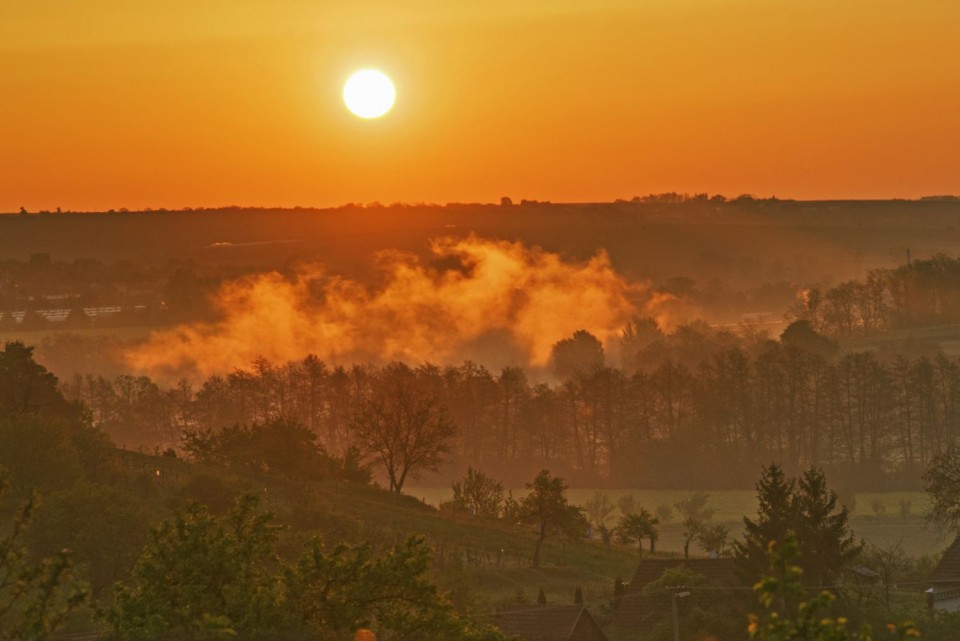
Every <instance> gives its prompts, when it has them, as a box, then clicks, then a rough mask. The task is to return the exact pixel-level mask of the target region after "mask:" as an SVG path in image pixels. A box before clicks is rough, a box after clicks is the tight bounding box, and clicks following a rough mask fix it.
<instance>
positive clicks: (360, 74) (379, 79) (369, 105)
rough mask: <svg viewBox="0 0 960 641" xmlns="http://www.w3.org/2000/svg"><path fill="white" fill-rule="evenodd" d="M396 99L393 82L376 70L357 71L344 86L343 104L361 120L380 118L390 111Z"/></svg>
mask: <svg viewBox="0 0 960 641" xmlns="http://www.w3.org/2000/svg"><path fill="white" fill-rule="evenodd" d="M396 97H397V91H396V89H394V87H393V82H392V81H391V80H390V78H389V77H387V75H386V74H385V73H383V72H381V71H377V70H376V69H362V70H360V71H357V72H356V73H354V74H353V75H352V76H350V77H349V78H348V79H347V82H346V83H345V84H344V85H343V102H344V103H345V104H346V105H347V109H349V110H350V112H351V113H353V114H354V115H355V116H359V117H361V118H379V117H380V116H382V115H384V114H385V113H387V112H388V111H390V108H391V107H393V101H394V100H395V99H396Z"/></svg>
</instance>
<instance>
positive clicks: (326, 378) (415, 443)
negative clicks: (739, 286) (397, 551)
mask: <svg viewBox="0 0 960 641" xmlns="http://www.w3.org/2000/svg"><path fill="white" fill-rule="evenodd" d="M643 324H644V321H643V320H642V319H641V320H638V321H636V322H635V323H634V324H632V325H631V328H628V330H627V331H625V339H624V341H623V342H622V343H621V347H622V349H621V352H622V354H621V357H622V360H623V362H624V363H625V365H624V366H623V367H620V368H616V367H610V366H607V365H601V364H600V363H602V362H604V361H599V360H597V356H602V352H597V351H596V350H593V351H592V353H593V354H595V355H596V356H592V357H591V359H592V360H591V361H590V363H591V365H590V367H589V368H587V369H584V368H582V367H581V368H579V369H578V368H574V369H572V370H570V371H569V372H567V373H566V378H565V379H560V380H558V381H557V382H554V383H547V382H531V381H530V379H529V378H528V376H527V375H526V373H525V372H524V371H523V370H520V369H518V368H512V367H508V368H504V369H503V370H501V371H500V372H499V373H497V372H491V371H489V370H488V369H486V368H485V367H483V366H481V365H478V364H476V363H472V362H466V363H464V364H462V365H460V366H445V367H440V366H434V365H430V364H424V365H421V366H419V367H409V366H407V365H402V364H399V363H396V364H391V365H387V366H383V367H380V366H375V365H365V366H360V365H355V366H352V367H349V368H347V367H342V366H336V367H331V366H328V365H327V364H325V363H323V362H322V361H320V360H318V359H317V358H315V357H307V358H305V359H303V360H300V361H292V362H289V363H285V364H280V365H273V364H270V363H268V362H266V361H264V360H260V361H257V362H256V363H254V364H253V366H252V367H251V368H250V369H248V370H237V371H234V372H231V373H229V374H226V375H215V376H211V377H210V378H208V379H206V380H205V381H203V382H202V383H200V384H199V385H197V386H192V385H190V384H189V383H187V382H185V381H184V382H181V383H180V384H178V385H175V386H172V387H169V388H166V389H164V388H162V387H160V386H158V385H157V384H156V383H154V382H152V381H151V380H150V379H148V378H146V377H136V378H134V377H129V376H121V377H118V378H116V379H114V380H112V381H111V380H108V379H105V378H102V377H94V376H84V377H79V376H78V377H75V378H74V379H73V380H69V381H65V382H64V383H62V385H61V389H62V391H63V393H64V394H65V396H66V397H67V398H69V399H71V400H73V401H78V402H82V403H83V404H84V405H85V406H86V407H88V408H89V410H90V414H91V416H92V418H93V422H94V424H96V425H97V426H98V427H99V428H101V429H102V430H104V431H105V432H106V433H107V434H109V435H110V437H111V438H112V439H113V440H114V441H115V442H116V443H118V444H121V445H124V446H126V447H129V448H148V449H151V450H152V449H153V448H159V449H160V450H165V449H167V448H173V449H175V450H176V449H180V448H183V447H184V446H185V444H189V448H188V450H189V449H190V448H192V449H193V450H195V451H192V452H191V453H192V454H194V455H196V456H200V455H201V450H202V449H203V448H202V447H200V445H201V441H202V439H203V438H209V437H202V435H204V434H207V435H214V434H220V436H218V437H217V438H220V439H221V440H222V439H224V438H226V436H227V435H228V434H229V433H230V432H229V430H234V433H235V436H236V438H239V437H240V436H241V435H242V433H244V432H243V430H249V426H253V425H259V426H266V425H279V424H282V423H283V422H286V424H289V425H298V426H302V428H303V429H304V438H311V437H315V445H312V446H310V447H317V448H321V449H322V450H323V451H324V452H326V453H328V454H329V455H331V456H339V457H342V456H344V455H345V454H346V453H347V452H348V450H350V448H358V449H357V450H356V451H355V454H357V455H360V456H361V457H362V459H363V460H365V461H367V462H369V463H375V466H374V468H373V469H374V471H375V472H377V471H378V470H379V472H378V473H383V474H384V478H386V479H387V480H388V481H390V486H391V487H393V488H394V490H395V491H397V490H398V489H402V487H403V485H404V484H405V483H406V481H407V478H408V477H410V476H411V475H413V474H431V473H433V470H440V472H441V476H440V477H436V476H434V477H432V478H435V479H438V480H439V479H447V480H452V479H453V478H455V477H457V476H458V475H459V474H460V473H461V472H462V471H463V470H466V468H467V467H468V466H475V467H478V468H482V469H484V470H485V471H486V472H488V473H489V474H491V475H492V476H494V477H495V478H498V479H501V480H503V481H504V482H506V483H508V484H517V483H520V482H522V481H523V480H524V479H526V478H529V476H530V475H531V474H533V473H534V472H535V471H536V469H552V470H556V471H557V473H559V474H563V475H564V477H565V478H570V479H575V480H576V481H577V482H578V483H591V484H601V485H611V486H613V485H619V486H643V487H651V488H657V487H661V488H667V487H676V488H697V487H715V488H723V487H731V488H732V487H740V488H745V487H749V486H750V485H751V484H752V482H753V478H752V476H753V471H754V469H755V463H754V462H755V461H764V460H767V461H780V462H782V464H783V465H784V466H786V469H787V470H788V471H789V472H798V471H800V470H802V469H805V468H806V467H808V466H816V467H822V468H823V469H825V470H827V471H828V472H829V473H830V474H831V477H832V478H834V479H837V480H838V481H839V482H841V483H843V484H845V485H849V484H852V485H859V486H861V487H874V488H883V487H919V485H920V474H921V473H922V471H923V469H924V468H925V467H926V466H927V465H928V464H929V462H930V461H931V460H932V459H933V458H934V457H935V456H937V454H938V453H940V452H941V451H943V450H944V448H946V447H947V446H949V445H950V444H951V443H952V442H953V441H954V440H955V439H956V438H957V437H958V436H960V363H958V361H957V360H956V359H953V358H950V357H947V356H946V355H944V354H943V353H934V354H932V355H925V354H921V355H915V356H909V355H903V354H888V353H884V352H879V351H844V350H840V349H839V348H838V346H837V344H836V343H834V342H833V341H831V340H830V339H829V338H827V337H825V336H824V335H822V334H819V333H817V332H816V331H814V329H813V328H812V327H811V326H810V323H809V322H808V321H796V322H795V323H793V324H792V325H791V326H790V327H788V328H787V330H786V331H785V332H784V333H783V335H782V336H781V337H780V339H779V340H770V339H767V338H765V337H764V336H762V335H757V334H754V333H752V332H750V331H749V328H746V331H740V332H734V331H731V330H729V329H724V328H719V329H718V328H711V327H709V326H706V325H705V324H691V325H686V326H681V327H680V328H678V329H677V330H676V331H674V332H672V333H670V334H663V333H661V332H659V330H658V331H657V332H653V331H652V330H645V331H644V332H640V331H638V330H637V328H638V327H641V326H643ZM584 334H586V332H584ZM641 334H642V335H644V336H645V337H646V338H644V339H640V338H638V336H640V335H641ZM581 340H584V339H581ZM570 342H571V343H572V342H573V339H571V341H570ZM585 342H586V343H589V340H588V339H586V340H585ZM567 344H568V343H567V342H565V341H562V342H561V343H558V346H557V350H556V352H557V354H563V353H564V351H565V347H564V346H565V345H567ZM278 422H280V423H278ZM239 426H247V427H239ZM223 430H227V431H223ZM237 430H239V431H237ZM185 433H186V434H192V435H193V436H192V437H190V438H191V439H192V440H190V439H188V440H187V441H183V440H181V436H182V435H183V434H185ZM308 433H309V435H308ZM251 434H252V433H251ZM235 441H236V439H235ZM239 442H240V441H236V443H235V444H234V445H231V446H230V447H239V445H238V443H239ZM211 444H212V441H211V442H210V443H208V445H211ZM226 446H227V442H226V441H223V447H226ZM205 447H206V446H205ZM198 448H199V449H198ZM210 451H213V450H210ZM261 454H262V455H263V456H266V455H267V451H266V450H264V451H262V453H261ZM203 455H204V456H208V455H207V454H203ZM391 477H392V478H391Z"/></svg>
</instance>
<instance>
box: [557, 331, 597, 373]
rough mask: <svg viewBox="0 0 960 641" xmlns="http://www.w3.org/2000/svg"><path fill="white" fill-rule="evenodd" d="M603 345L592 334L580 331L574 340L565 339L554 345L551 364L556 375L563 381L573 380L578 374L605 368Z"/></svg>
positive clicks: (575, 333) (574, 334)
mask: <svg viewBox="0 0 960 641" xmlns="http://www.w3.org/2000/svg"><path fill="white" fill-rule="evenodd" d="M603 362H604V357H603V343H601V342H600V341H599V339H597V337H596V336H594V335H593V334H591V333H590V332H588V331H586V330H584V329H579V330H577V331H575V332H574V333H573V338H565V339H564V340H562V341H559V342H557V343H555V344H554V346H553V349H552V351H551V353H550V363H551V368H552V369H553V373H554V375H556V377H557V378H558V379H560V380H561V381H565V380H568V379H570V378H572V377H573V376H574V375H575V374H577V373H578V372H584V373H585V372H589V371H590V370H592V369H594V368H597V367H603Z"/></svg>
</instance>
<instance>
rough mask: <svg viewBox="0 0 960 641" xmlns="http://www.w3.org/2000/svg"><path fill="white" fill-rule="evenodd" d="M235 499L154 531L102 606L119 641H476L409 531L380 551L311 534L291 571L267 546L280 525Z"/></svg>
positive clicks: (195, 509) (477, 632) (487, 633)
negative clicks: (127, 579)
mask: <svg viewBox="0 0 960 641" xmlns="http://www.w3.org/2000/svg"><path fill="white" fill-rule="evenodd" d="M257 504H258V501H257V499H256V497H253V496H249V495H248V496H245V497H242V498H241V499H240V500H239V501H238V502H237V504H236V505H235V506H234V508H233V509H232V510H231V511H230V512H228V513H227V514H226V515H224V516H223V517H216V516H214V515H212V514H210V513H209V511H208V510H207V509H206V508H204V507H202V506H199V505H197V504H193V505H191V506H189V507H188V508H187V509H185V510H184V511H182V512H180V513H178V514H177V515H175V516H174V517H173V518H171V519H169V520H167V521H165V522H163V523H162V524H161V525H160V526H159V527H157V528H156V529H155V530H154V531H153V533H152V535H151V539H150V542H149V543H148V544H147V546H146V548H145V549H144V551H143V554H142V555H141V557H140V559H139V560H138V562H137V565H136V567H135V569H134V572H133V577H132V584H131V585H126V586H120V587H119V588H118V591H117V595H116V603H115V605H114V607H113V608H112V609H111V610H110V612H109V613H108V620H109V622H110V623H111V625H112V628H113V638H114V639H117V640H125V639H136V640H137V641H140V640H144V641H150V640H160V639H167V638H176V639H183V640H186V641H201V640H202V641H206V640H211V639H219V638H225V637H231V638H237V639H249V640H259V639H301V638H310V639H342V638H349V637H351V636H353V634H354V633H355V632H356V631H357V630H359V629H363V628H370V629H372V630H374V631H375V632H376V634H377V638H378V639H381V640H382V641H405V640H407V639H423V640H425V641H430V640H431V639H438V640H439V639H452V638H455V639H477V640H481V639H482V640H488V641H497V640H499V639H501V638H502V637H501V636H500V635H499V633H497V632H495V631H492V630H489V629H481V628H476V627H474V626H473V625H472V624H470V622H469V621H467V620H465V619H463V618H461V617H459V616H457V615H456V614H455V612H454V610H453V606H452V605H450V603H449V602H447V600H446V599H445V598H444V597H443V596H442V595H441V594H440V593H439V591H438V590H437V587H436V586H435V585H433V584H432V583H431V582H430V581H428V580H427V578H426V572H427V570H428V566H429V559H430V557H431V553H430V549H429V548H428V547H427V545H426V543H425V542H424V540H423V539H422V538H420V537H412V538H409V539H407V540H406V541H404V542H403V543H400V544H398V545H396V546H395V547H393V548H391V549H389V550H387V551H386V552H384V553H382V554H377V553H375V552H374V550H373V548H372V546H371V545H370V544H369V543H365V544H362V545H359V546H348V545H339V546H337V547H336V548H335V549H334V550H333V551H332V552H330V553H328V552H326V551H325V550H324V547H323V545H322V544H321V543H320V541H318V540H314V541H312V542H311V544H310V545H309V547H308V549H307V550H306V551H305V552H304V554H303V556H302V558H301V559H300V561H299V562H298V563H297V564H295V565H294V566H293V567H287V568H285V567H284V566H283V564H282V563H281V562H280V561H279V559H278V558H277V555H276V553H275V549H274V548H275V545H274V544H275V542H276V538H277V531H278V529H279V528H278V526H277V525H276V524H275V523H274V522H273V517H272V515H271V514H268V513H264V514H258V513H257Z"/></svg>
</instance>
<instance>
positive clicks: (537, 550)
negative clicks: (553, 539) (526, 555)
mask: <svg viewBox="0 0 960 641" xmlns="http://www.w3.org/2000/svg"><path fill="white" fill-rule="evenodd" d="M543 539H544V536H543V535H542V534H541V535H540V538H538V539H537V545H536V546H535V547H534V548H533V567H535V568H538V567H540V545H541V544H542V543H543Z"/></svg>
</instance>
